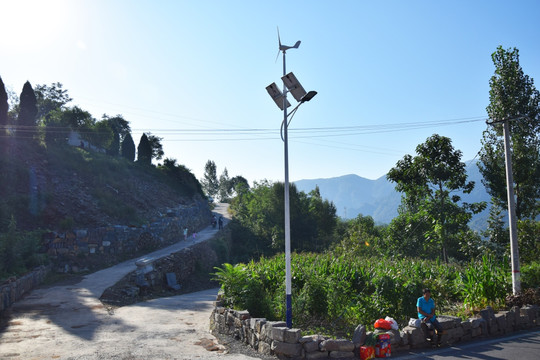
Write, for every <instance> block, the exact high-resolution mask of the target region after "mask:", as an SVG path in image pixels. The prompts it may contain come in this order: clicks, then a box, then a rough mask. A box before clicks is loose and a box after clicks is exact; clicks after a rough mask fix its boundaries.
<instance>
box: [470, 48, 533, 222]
mask: <svg viewBox="0 0 540 360" xmlns="http://www.w3.org/2000/svg"><path fill="white" fill-rule="evenodd" d="M491 57H492V60H493V64H494V65H495V74H494V75H493V76H492V77H491V79H490V81H489V84H490V91H489V99H490V104H489V106H488V107H487V108H486V110H487V113H488V115H489V118H490V119H491V120H492V121H499V122H498V123H494V124H493V125H488V127H487V129H486V130H485V131H484V133H483V138H482V149H481V150H480V163H479V164H478V167H479V169H480V172H481V173H482V176H483V177H484V180H483V183H484V185H485V186H486V189H487V190H488V192H489V193H490V195H491V196H493V197H494V199H495V200H496V201H497V202H498V203H499V205H500V206H502V207H505V206H506V203H507V200H506V171H505V157H504V146H503V143H504V138H503V124H502V122H500V121H502V120H507V119H512V121H510V122H509V129H510V139H511V144H512V167H513V180H514V184H515V185H514V188H515V194H516V216H517V218H518V219H521V220H523V219H526V218H530V219H534V218H535V217H536V216H537V215H538V214H539V211H540V209H539V208H538V203H539V199H540V182H539V181H538V178H540V157H539V156H538V154H539V153H540V138H539V137H538V133H539V132H540V93H539V92H538V90H537V89H536V88H535V87H534V81H533V79H532V78H529V76H528V75H525V74H524V73H523V70H522V68H521V65H520V64H519V51H518V49H516V48H514V49H508V50H504V49H503V48H502V46H499V47H498V48H497V50H496V51H495V52H494V53H493V54H492V55H491Z"/></svg>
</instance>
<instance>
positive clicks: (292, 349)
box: [271, 340, 302, 357]
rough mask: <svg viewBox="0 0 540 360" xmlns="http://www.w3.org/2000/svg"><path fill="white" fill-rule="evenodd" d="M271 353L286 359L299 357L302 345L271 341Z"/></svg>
mask: <svg viewBox="0 0 540 360" xmlns="http://www.w3.org/2000/svg"><path fill="white" fill-rule="evenodd" d="M271 349H272V351H273V352H274V353H275V354H276V355H285V356H288V357H299V356H300V355H301V354H302V344H299V343H296V344H289V343H285V342H281V341H277V340H274V341H272V347H271Z"/></svg>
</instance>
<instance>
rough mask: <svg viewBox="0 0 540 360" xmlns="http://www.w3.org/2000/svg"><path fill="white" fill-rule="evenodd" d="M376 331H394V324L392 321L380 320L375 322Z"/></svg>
mask: <svg viewBox="0 0 540 360" xmlns="http://www.w3.org/2000/svg"><path fill="white" fill-rule="evenodd" d="M374 326H375V329H383V330H390V329H392V323H391V322H390V321H387V320H384V319H379V320H377V321H375V325H374Z"/></svg>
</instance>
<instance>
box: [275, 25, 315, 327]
mask: <svg viewBox="0 0 540 360" xmlns="http://www.w3.org/2000/svg"><path fill="white" fill-rule="evenodd" d="M278 40H279V51H281V52H282V53H283V77H282V78H281V80H283V92H282V91H280V90H279V88H278V87H277V85H276V83H272V84H270V85H268V86H267V87H266V90H267V91H268V94H269V95H270V97H271V98H272V99H273V100H274V102H275V103H276V105H277V106H278V107H279V108H280V109H281V110H282V111H283V122H282V123H281V139H282V140H283V148H284V158H285V297H286V321H287V327H288V328H291V327H292V294H291V292H292V291H291V288H292V286H291V214H290V206H289V142H288V135H287V128H288V126H289V123H290V120H289V121H287V120H288V117H289V116H291V120H292V116H294V114H295V113H296V110H297V109H298V107H299V106H300V105H302V104H303V103H305V102H308V101H310V100H311V99H313V97H314V96H315V95H317V92H316V91H309V92H308V93H306V91H305V90H304V88H303V87H302V85H301V84H300V82H299V81H298V79H297V78H296V76H294V74H293V73H292V72H291V73H289V74H287V72H286V71H285V70H286V64H285V52H286V51H287V50H288V49H298V47H299V46H300V41H297V42H296V44H294V46H287V45H281V39H280V38H279V30H278ZM278 55H279V53H278ZM288 92H290V93H291V94H292V96H293V97H294V98H295V99H296V101H298V105H296V107H295V108H294V109H293V110H292V111H291V113H290V114H289V115H287V108H288V107H289V106H291V104H290V103H289V101H288V100H287V93H288Z"/></svg>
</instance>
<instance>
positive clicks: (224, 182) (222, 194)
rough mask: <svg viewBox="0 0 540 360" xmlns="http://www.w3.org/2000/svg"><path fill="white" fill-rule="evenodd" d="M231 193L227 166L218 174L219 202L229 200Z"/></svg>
mask: <svg viewBox="0 0 540 360" xmlns="http://www.w3.org/2000/svg"><path fill="white" fill-rule="evenodd" d="M231 193H232V183H231V179H230V178H229V172H228V171H227V168H225V169H223V173H222V174H221V175H220V176H219V191H218V194H219V199H220V201H221V202H228V201H230V197H231Z"/></svg>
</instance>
